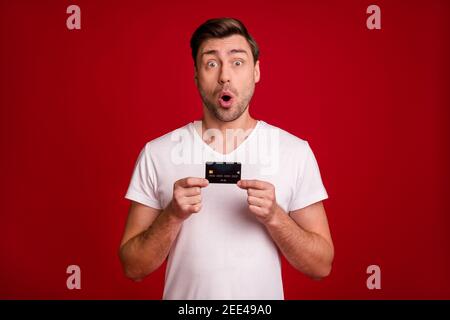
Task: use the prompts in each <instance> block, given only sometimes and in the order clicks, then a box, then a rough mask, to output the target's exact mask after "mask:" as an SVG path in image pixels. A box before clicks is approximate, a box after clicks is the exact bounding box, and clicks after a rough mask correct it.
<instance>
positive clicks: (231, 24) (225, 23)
mask: <svg viewBox="0 0 450 320" xmlns="http://www.w3.org/2000/svg"><path fill="white" fill-rule="evenodd" d="M234 34H239V35H241V36H243V37H244V38H245V39H246V40H247V42H248V44H249V45H250V49H251V50H252V55H253V60H254V63H256V61H258V58H259V48H258V45H257V43H256V41H255V39H253V37H252V36H251V35H250V34H249V33H248V31H247V28H245V26H244V24H243V23H242V22H241V21H239V20H237V19H234V18H217V19H209V20H207V21H205V22H204V23H203V24H202V25H200V26H199V27H198V28H197V30H195V32H194V34H193V35H192V38H191V49H192V59H194V64H195V66H197V53H198V49H199V48H200V46H201V44H202V43H203V41H205V40H208V39H212V38H225V37H228V36H231V35H234Z"/></svg>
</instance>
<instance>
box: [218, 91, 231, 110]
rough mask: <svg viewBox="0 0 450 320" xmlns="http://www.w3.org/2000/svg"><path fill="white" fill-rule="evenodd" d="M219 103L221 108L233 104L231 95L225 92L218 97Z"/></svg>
mask: <svg viewBox="0 0 450 320" xmlns="http://www.w3.org/2000/svg"><path fill="white" fill-rule="evenodd" d="M219 104H220V106H221V107H222V108H230V107H231V105H232V104H233V97H232V96H231V95H230V94H226V93H225V94H223V95H222V96H221V97H220V99H219Z"/></svg>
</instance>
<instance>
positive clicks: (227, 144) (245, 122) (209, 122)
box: [197, 108, 258, 154]
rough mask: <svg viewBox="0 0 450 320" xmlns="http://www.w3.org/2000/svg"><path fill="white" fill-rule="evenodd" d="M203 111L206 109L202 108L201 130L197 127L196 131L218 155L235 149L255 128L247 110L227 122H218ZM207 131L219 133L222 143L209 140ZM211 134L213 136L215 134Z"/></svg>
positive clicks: (207, 112)
mask: <svg viewBox="0 0 450 320" xmlns="http://www.w3.org/2000/svg"><path fill="white" fill-rule="evenodd" d="M205 109H206V108H204V112H203V118H202V124H201V128H200V127H197V131H198V132H199V134H200V135H201V136H202V138H203V140H204V141H205V143H207V144H209V145H210V146H211V147H212V148H213V149H215V150H216V151H217V152H220V153H225V154H226V153H230V152H231V151H233V150H234V149H235V148H237V147H238V146H239V144H240V143H242V142H243V140H245V139H246V138H247V136H248V135H249V134H250V132H251V131H252V130H253V129H254V128H255V127H256V124H257V122H258V121H257V120H256V119H254V118H253V117H252V116H251V115H250V113H249V112H248V108H247V110H245V112H244V113H243V114H242V115H241V116H240V117H239V118H238V119H235V120H233V121H227V122H225V121H220V120H219V119H217V118H216V117H214V116H213V115H211V114H210V112H209V110H207V109H206V110H205ZM200 130H201V131H200ZM208 130H214V131H215V132H217V130H218V131H220V132H221V135H222V137H223V138H222V142H223V143H220V140H216V139H215V137H211V138H212V139H210V137H209V136H208V135H207V134H205V133H206V132H207V131H208ZM230 133H231V135H230ZM213 134H214V135H215V133H213ZM235 134H236V135H238V136H236V135H235ZM233 135H234V136H233ZM242 135H244V136H242Z"/></svg>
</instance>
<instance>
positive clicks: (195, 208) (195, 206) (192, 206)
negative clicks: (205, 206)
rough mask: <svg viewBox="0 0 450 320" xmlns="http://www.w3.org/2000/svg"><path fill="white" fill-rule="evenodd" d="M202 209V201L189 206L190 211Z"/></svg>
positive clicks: (194, 211)
mask: <svg viewBox="0 0 450 320" xmlns="http://www.w3.org/2000/svg"><path fill="white" fill-rule="evenodd" d="M201 209H202V204H201V203H199V204H195V205H191V206H189V212H190V213H197V212H200V210H201Z"/></svg>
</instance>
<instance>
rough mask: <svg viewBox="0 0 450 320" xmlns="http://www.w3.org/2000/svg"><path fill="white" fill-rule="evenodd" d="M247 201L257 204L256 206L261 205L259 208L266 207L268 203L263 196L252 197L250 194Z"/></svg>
mask: <svg viewBox="0 0 450 320" xmlns="http://www.w3.org/2000/svg"><path fill="white" fill-rule="evenodd" d="M247 201H248V204H250V205H253V206H257V207H261V208H268V207H269V205H270V204H269V201H268V200H266V199H263V198H257V197H252V196H248V198H247Z"/></svg>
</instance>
